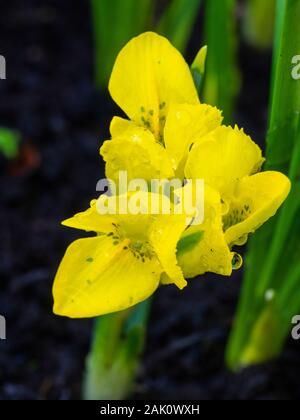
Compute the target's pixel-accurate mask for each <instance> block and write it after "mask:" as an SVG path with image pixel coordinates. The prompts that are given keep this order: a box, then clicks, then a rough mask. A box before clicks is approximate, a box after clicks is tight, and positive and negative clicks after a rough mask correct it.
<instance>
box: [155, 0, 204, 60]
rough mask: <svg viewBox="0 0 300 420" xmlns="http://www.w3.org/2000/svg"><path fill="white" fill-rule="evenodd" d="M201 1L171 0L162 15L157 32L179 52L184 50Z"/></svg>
mask: <svg viewBox="0 0 300 420" xmlns="http://www.w3.org/2000/svg"><path fill="white" fill-rule="evenodd" d="M201 1H202V0H172V1H171V3H170V5H169V7H168V8H167V9H166V11H165V13H164V14H163V16H162V18H161V20H160V22H159V24H158V27H157V31H158V32H159V33H160V34H161V35H164V36H166V37H167V38H168V39H169V40H170V41H171V42H172V43H173V44H174V45H175V47H176V48H178V49H179V50H180V51H181V52H184V51H185V50H186V47H187V44H188V41H189V39H190V36H191V33H192V30H193V27H194V24H195V21H196V19H197V16H198V12H199V9H200V5H201Z"/></svg>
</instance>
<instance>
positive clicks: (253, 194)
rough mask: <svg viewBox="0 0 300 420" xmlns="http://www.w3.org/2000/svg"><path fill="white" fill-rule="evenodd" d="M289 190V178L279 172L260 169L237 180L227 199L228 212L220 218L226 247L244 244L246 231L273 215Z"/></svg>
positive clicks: (253, 229) (251, 229)
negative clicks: (227, 245) (228, 203)
mask: <svg viewBox="0 0 300 420" xmlns="http://www.w3.org/2000/svg"><path fill="white" fill-rule="evenodd" d="M290 189H291V182H290V180H289V179H288V178H287V177H286V176H285V175H283V174H281V173H280V172H262V173H259V174H256V175H253V176H250V177H245V178H243V179H242V180H240V181H239V182H238V183H237V184H236V188H235V192H234V197H233V198H232V200H230V203H231V206H230V210H229V213H228V214H227V215H226V216H225V217H224V229H225V238H226V241H227V243H228V244H229V245H230V246H232V245H235V244H236V245H241V244H243V243H245V242H246V240H247V235H248V234H249V233H253V232H255V231H256V230H257V229H258V228H259V227H260V226H262V225H263V224H264V223H265V222H266V221H267V220H268V219H270V218H271V217H272V216H274V215H275V213H276V212H277V210H278V209H279V207H280V206H281V205H282V203H283V202H284V201H285V199H286V198H287V196H288V194H289V192H290Z"/></svg>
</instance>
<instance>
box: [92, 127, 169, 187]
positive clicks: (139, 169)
mask: <svg viewBox="0 0 300 420" xmlns="http://www.w3.org/2000/svg"><path fill="white" fill-rule="evenodd" d="M100 153H101V155H102V156H103V158H104V160H105V162H106V176H107V178H109V179H112V180H113V181H115V182H116V181H118V179H119V172H120V171H127V177H128V180H129V181H130V180H133V179H144V180H146V181H150V180H152V179H170V178H173V177H174V170H173V167H172V163H171V160H170V159H169V156H168V154H167V152H166V149H165V148H164V147H163V146H161V145H160V144H159V143H157V142H156V141H155V138H154V136H153V134H152V133H151V132H150V131H148V130H146V129H145V128H142V127H137V126H134V127H131V126H130V127H128V128H127V130H125V132H124V134H123V135H122V136H120V137H117V138H113V139H112V140H108V141H106V142H104V144H103V146H102V147H101V150H100Z"/></svg>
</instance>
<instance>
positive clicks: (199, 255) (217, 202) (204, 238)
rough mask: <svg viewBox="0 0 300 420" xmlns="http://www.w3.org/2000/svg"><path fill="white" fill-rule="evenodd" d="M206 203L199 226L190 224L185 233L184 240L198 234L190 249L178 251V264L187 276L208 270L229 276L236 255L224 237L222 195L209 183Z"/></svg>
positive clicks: (193, 275)
mask: <svg viewBox="0 0 300 420" xmlns="http://www.w3.org/2000/svg"><path fill="white" fill-rule="evenodd" d="M204 205H205V209H204V222H203V223H202V224H201V225H199V226H191V227H190V228H189V229H187V230H186V231H185V232H184V234H183V235H182V240H186V241H189V237H190V238H191V239H193V237H195V238H196V241H195V244H194V245H193V246H192V247H191V249H190V248H187V250H186V251H185V252H180V253H178V263H179V265H180V267H181V268H182V271H183V274H184V276H185V278H193V277H196V276H198V275H202V274H205V273H208V272H209V273H215V274H220V275H223V276H230V275H231V274H232V257H233V254H232V253H231V252H230V249H229V247H228V245H227V243H226V241H225V237H224V232H223V226H222V205H221V199H220V195H219V193H218V192H217V191H214V190H213V189H212V188H210V187H209V186H207V185H206V186H205V201H204ZM197 234H199V235H198V238H197Z"/></svg>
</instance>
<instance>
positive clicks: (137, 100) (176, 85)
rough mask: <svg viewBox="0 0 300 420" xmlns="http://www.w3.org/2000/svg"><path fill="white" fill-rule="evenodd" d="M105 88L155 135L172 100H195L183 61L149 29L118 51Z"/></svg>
mask: <svg viewBox="0 0 300 420" xmlns="http://www.w3.org/2000/svg"><path fill="white" fill-rule="evenodd" d="M109 90H110V93H111V96H112V98H113V99H114V100H115V102H116V103H117V104H118V105H119V106H120V107H121V108H122V109H123V111H124V112H125V113H126V114H127V115H128V117H129V118H130V119H131V120H133V121H135V122H136V123H137V124H143V125H144V126H145V127H146V128H149V129H151V131H152V132H153V133H154V134H155V136H156V138H159V139H161V136H162V130H163V127H164V123H165V118H166V115H167V113H168V110H169V106H170V105H171V104H172V103H188V104H197V103H199V99H198V94H197V91H196V88H195V85H194V81H193V78H192V75H191V72H190V69H189V67H188V65H187V63H186V62H185V61H184V59H183V57H182V56H181V54H180V53H179V52H178V51H177V50H176V49H175V48H174V47H173V46H172V45H171V44H170V42H169V41H168V40H167V39H166V38H163V37H161V36H159V35H157V34H155V33H152V32H147V33H144V34H142V35H140V36H138V37H137V38H134V39H132V40H131V41H130V42H129V43H128V44H127V45H126V46H125V47H124V48H123V50H122V51H121V52H120V54H119V56H118V57H117V60H116V63H115V66H114V69H113V72H112V75H111V79H110V84H109Z"/></svg>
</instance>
